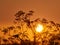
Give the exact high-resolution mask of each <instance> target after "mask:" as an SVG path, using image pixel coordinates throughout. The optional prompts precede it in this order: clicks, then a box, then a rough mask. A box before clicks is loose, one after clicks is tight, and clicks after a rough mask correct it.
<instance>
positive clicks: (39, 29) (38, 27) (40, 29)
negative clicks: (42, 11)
mask: <svg viewBox="0 0 60 45" xmlns="http://www.w3.org/2000/svg"><path fill="white" fill-rule="evenodd" d="M42 30H43V25H41V24H38V25H37V27H36V32H42Z"/></svg>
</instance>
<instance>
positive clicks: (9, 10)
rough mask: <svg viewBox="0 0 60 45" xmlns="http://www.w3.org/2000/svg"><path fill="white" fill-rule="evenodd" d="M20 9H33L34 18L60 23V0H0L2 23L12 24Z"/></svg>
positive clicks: (0, 18)
mask: <svg viewBox="0 0 60 45" xmlns="http://www.w3.org/2000/svg"><path fill="white" fill-rule="evenodd" d="M18 10H24V11H27V12H28V11H29V10H33V11H35V14H34V15H35V16H34V18H35V17H36V18H37V17H40V18H46V19H48V20H53V21H55V22H58V23H60V0H0V24H1V25H3V24H11V23H12V21H13V18H14V17H13V16H14V14H15V13H16V12H17V11H18Z"/></svg>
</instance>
